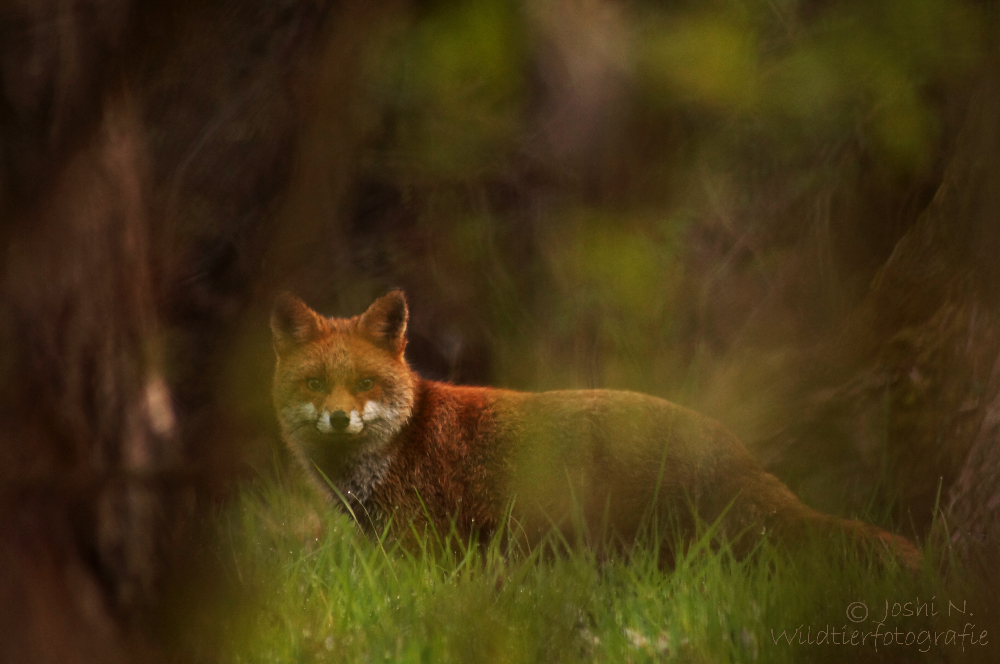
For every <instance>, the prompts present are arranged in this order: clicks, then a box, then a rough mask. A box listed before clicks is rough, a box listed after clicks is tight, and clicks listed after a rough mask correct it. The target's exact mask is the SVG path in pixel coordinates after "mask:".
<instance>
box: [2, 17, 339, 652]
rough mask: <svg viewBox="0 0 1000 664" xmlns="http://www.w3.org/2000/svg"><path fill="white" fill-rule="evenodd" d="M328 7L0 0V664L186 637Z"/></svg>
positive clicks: (150, 647)
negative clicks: (241, 348)
mask: <svg viewBox="0 0 1000 664" xmlns="http://www.w3.org/2000/svg"><path fill="white" fill-rule="evenodd" d="M327 4H328V3H325V2H321V1H317V2H312V1H311V0H301V1H298V0H289V1H288V2H276V3H270V2H247V3H236V4H235V5H234V4H233V3H224V2H218V3H200V2H179V3H153V4H149V3H132V2H130V1H129V0H78V1H76V2H70V3H66V2H61V1H56V0H52V1H43V2H11V3H6V4H5V5H4V6H3V7H2V8H0V76H2V78H0V83H2V86H0V164H2V170H0V216H2V221H3V226H2V230H0V241H2V248H3V261H4V263H3V272H2V299H0V349H2V350H0V377H2V386H0V431H2V436H3V439H2V441H0V635H2V637H0V661H4V662H25V663H35V662H38V663H42V662H67V661H74V662H94V663H98V662H124V661H148V658H149V657H150V656H152V655H155V653H157V652H159V653H161V654H162V653H164V652H167V650H168V649H166V647H165V646H166V644H165V643H163V642H159V641H157V639H158V638H162V636H163V630H162V629H159V630H158V631H156V632H152V631H148V630H143V629H141V628H142V626H143V624H144V623H145V622H148V621H149V619H150V617H151V616H153V615H154V614H155V611H157V610H158V609H157V607H158V606H159V605H160V603H161V601H162V598H163V581H164V579H165V578H166V575H169V574H170V573H171V570H172V569H176V568H175V567H174V565H175V564H177V563H178V561H183V560H184V558H185V557H186V555H187V554H186V553H185V548H184V547H185V546H186V544H187V543H189V535H190V532H189V531H190V528H189V526H190V523H191V520H190V518H191V517H192V515H194V514H196V513H197V512H198V511H199V510H200V509H201V508H200V506H201V505H203V504H204V503H203V498H204V497H205V496H206V495H207V493H208V492H210V491H212V490H213V489H214V488H215V487H216V486H217V485H218V484H219V482H221V481H223V480H224V479H225V478H226V477H227V476H230V475H232V472H233V468H234V464H235V459H236V456H235V454H234V453H233V451H234V448H233V445H234V443H233V442H228V443H223V441H224V440H225V439H226V436H225V435H222V434H223V433H224V432H220V430H219V429H220V425H219V423H220V422H223V423H225V422H226V421H227V419H226V417H225V413H224V408H223V407H222V406H220V405H219V404H218V402H217V399H216V394H215V392H216V389H217V386H216V384H215V382H214V380H213V378H212V369H213V362H216V361H217V356H218V353H219V349H220V348H221V347H222V346H223V345H224V342H225V340H226V339H227V335H231V334H232V330H233V326H234V324H235V321H236V320H237V317H238V315H239V313H240V311H241V310H242V308H243V307H245V305H246V303H247V302H248V301H249V298H250V296H251V294H252V290H253V287H254V283H255V281H254V279H255V278H256V277H257V276H258V265H259V264H260V262H261V258H262V256H263V251H264V246H265V245H264V241H265V240H266V238H267V236H268V232H269V231H268V222H269V220H271V219H273V217H274V216H275V210H276V204H277V201H278V200H279V199H278V195H279V194H280V192H281V191H282V190H283V188H284V186H285V183H286V181H287V179H288V173H289V165H290V164H291V161H292V153H293V148H294V139H295V132H296V129H297V127H298V125H299V123H300V104H299V102H300V101H301V100H302V99H301V95H300V94H299V90H298V89H297V88H296V87H295V84H296V81H298V80H301V78H302V77H303V76H305V75H308V73H309V67H308V64H309V56H310V53H311V52H312V49H311V48H310V46H309V44H310V42H311V41H313V40H314V38H315V36H316V35H317V33H318V30H319V29H320V28H321V26H322V23H323V21H324V15H325V13H326V10H325V5H327ZM221 428H222V429H225V426H224V425H223V426H222V427H221ZM153 634H156V636H152V635H153Z"/></svg>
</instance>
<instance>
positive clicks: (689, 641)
mask: <svg viewBox="0 0 1000 664" xmlns="http://www.w3.org/2000/svg"><path fill="white" fill-rule="evenodd" d="M222 521H223V524H224V526H225V527H224V531H225V534H224V536H223V538H222V543H221V544H220V548H219V550H220V552H221V555H222V557H223V564H224V567H225V569H226V570H227V571H228V573H229V574H230V575H231V576H232V578H233V580H234V581H235V582H236V585H237V586H238V587H239V588H240V589H241V590H240V592H241V593H242V597H243V599H242V605H243V606H244V607H245V610H243V611H240V612H238V613H231V614H229V616H230V617H229V618H228V619H227V621H226V624H225V627H224V630H223V631H224V633H225V641H226V643H227V647H228V648H229V653H230V654H229V655H228V658H229V661H233V662H253V663H262V664H263V663H268V662H282V663H288V662H381V661H394V662H578V661H580V662H646V661H657V662H660V661H671V662H672V661H677V662H753V661H759V662H817V661H818V662H845V661H863V662H868V661H886V662H913V661H928V662H966V661H969V662H973V661H983V662H987V661H988V662H993V661H1000V659H998V658H997V653H996V650H995V645H994V642H1000V633H994V630H993V629H992V628H991V627H990V625H989V624H986V623H985V622H984V621H988V620H991V619H992V620H993V622H994V624H995V623H996V619H995V617H991V616H990V615H988V613H989V612H988V610H987V609H988V607H986V606H983V605H981V604H982V603H981V602H977V600H976V599H975V598H976V597H977V596H979V595H978V594H977V591H976V589H975V587H974V586H973V585H972V584H971V583H968V582H966V581H964V580H963V575H962V574H961V573H960V572H957V571H956V569H955V568H954V567H952V571H951V572H949V573H948V574H947V575H944V574H942V573H940V572H939V571H937V570H938V569H940V568H941V567H942V566H943V565H942V555H940V554H937V553H935V552H933V551H927V552H926V553H927V556H928V558H929V560H928V561H927V563H928V564H926V565H925V569H924V570H923V571H921V572H920V573H919V574H913V573H911V572H908V571H906V570H903V569H900V568H899V567H898V566H896V565H894V564H891V563H890V564H888V565H883V566H874V567H873V566H872V565H871V564H869V563H868V562H866V561H864V560H862V559H859V556H858V555H857V554H856V553H855V554H852V553H849V552H847V547H846V546H844V543H843V542H836V541H825V542H817V543H815V545H814V546H813V547H812V548H810V549H809V550H807V551H800V552H798V553H797V554H796V555H795V557H794V558H793V557H790V556H788V555H785V554H783V553H781V552H780V551H777V550H775V549H774V548H773V547H770V546H763V547H761V548H760V549H759V550H758V551H757V552H756V554H755V555H754V556H752V557H751V558H749V559H747V560H744V561H736V560H734V559H733V558H732V557H731V556H730V555H728V553H727V552H726V551H724V550H723V551H712V550H710V549H708V548H706V546H704V542H703V543H700V544H695V545H694V546H692V547H691V548H690V549H689V550H688V552H687V553H686V555H684V556H683V557H682V558H681V559H680V560H679V561H678V563H677V567H676V569H675V570H674V571H672V572H669V573H664V572H662V571H660V570H658V569H657V568H656V565H655V556H654V555H653V554H651V553H649V552H648V551H646V552H639V553H637V554H634V555H633V556H632V557H631V559H630V560H628V561H623V560H611V561H601V562H598V561H596V560H594V558H593V556H592V555H591V554H589V553H588V552H587V551H578V552H576V553H573V554H571V555H564V556H544V557H538V556H533V557H530V558H525V557H523V556H521V557H515V558H514V559H512V558H510V557H506V556H503V555H501V553H500V551H499V546H498V545H497V546H494V547H492V548H491V549H488V550H480V549H478V548H475V547H473V548H469V549H465V550H464V551H463V550H462V548H461V547H458V550H457V551H451V552H449V553H443V554H442V553H431V552H430V551H424V552H416V553H413V552H405V551H402V550H399V549H398V548H395V547H393V546H392V544H391V542H388V541H381V542H378V541H372V540H369V539H367V538H365V537H364V536H363V535H362V534H361V533H360V532H359V531H358V530H357V528H356V527H355V525H354V524H353V523H352V522H351V521H350V519H349V518H348V517H345V516H343V515H341V514H339V513H336V512H334V511H332V510H330V509H328V508H326V507H324V505H323V504H322V503H319V502H318V501H316V500H315V499H314V498H312V497H311V496H310V494H309V492H308V491H307V490H305V489H303V488H302V487H299V486H294V485H291V484H289V483H287V482H286V483H285V484H284V485H282V484H276V483H272V482H260V483H258V484H256V485H254V486H251V487H247V488H246V489H245V490H244V491H243V493H242V494H241V496H240V498H239V499H238V500H237V501H236V503H235V504H234V505H233V506H232V507H231V508H230V510H229V511H228V512H227V513H226V514H225V515H224V516H223V517H222ZM963 610H964V611H965V613H964V614H963V613H961V611H963ZM977 612H978V616H977ZM885 614H888V615H887V616H886V617H885V618H884V622H883V616H884V615H885ZM880 622H882V624H881V625H880ZM971 624H975V625H976V626H975V628H973V627H971ZM983 630H986V631H987V634H986V635H985V637H984V636H983V634H982V632H983ZM963 631H964V632H966V635H965V636H964V638H963V636H962V632H963ZM970 633H971V634H972V636H971V637H970V635H969V634H970ZM889 635H891V636H889ZM852 639H853V642H852ZM935 639H936V642H935ZM876 641H877V645H876ZM963 641H964V643H963ZM982 641H986V642H988V643H987V644H986V645H983V644H982V643H981V642H982Z"/></svg>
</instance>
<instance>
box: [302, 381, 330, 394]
mask: <svg viewBox="0 0 1000 664" xmlns="http://www.w3.org/2000/svg"><path fill="white" fill-rule="evenodd" d="M306 387H308V388H309V389H310V390H311V391H313V392H322V391H323V388H324V387H326V384H325V383H324V382H323V381H322V379H320V378H310V379H309V380H307V381H306Z"/></svg>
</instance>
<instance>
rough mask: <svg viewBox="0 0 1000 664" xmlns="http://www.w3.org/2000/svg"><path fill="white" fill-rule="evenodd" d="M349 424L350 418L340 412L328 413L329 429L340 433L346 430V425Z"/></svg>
mask: <svg viewBox="0 0 1000 664" xmlns="http://www.w3.org/2000/svg"><path fill="white" fill-rule="evenodd" d="M350 423H351V416H350V415H348V414H347V413H345V412H344V411H342V410H338V411H336V412H333V413H330V427H331V428H332V429H333V430H334V431H336V432H338V433H341V432H343V431H344V429H346V428H347V425H348V424H350Z"/></svg>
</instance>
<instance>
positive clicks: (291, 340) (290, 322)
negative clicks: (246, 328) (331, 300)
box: [271, 292, 323, 355]
mask: <svg viewBox="0 0 1000 664" xmlns="http://www.w3.org/2000/svg"><path fill="white" fill-rule="evenodd" d="M322 322H323V317H322V316H320V315H319V314H317V313H316V312H315V311H313V310H312V309H310V308H309V307H308V306H307V305H306V303H305V302H303V301H302V300H300V299H299V298H297V297H295V296H294V295H292V294H291V293H289V292H283V293H279V294H278V297H276V298H275V300H274V308H273V309H272V310H271V344H272V345H273V346H274V352H275V353H277V354H278V355H281V354H282V353H284V352H285V351H287V350H289V349H291V348H294V347H295V346H298V345H301V344H304V343H306V342H309V341H312V340H313V339H315V338H316V337H318V336H319V335H320V332H321V325H322Z"/></svg>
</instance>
